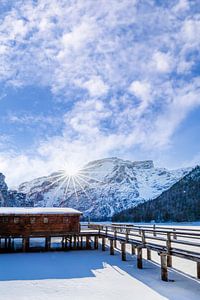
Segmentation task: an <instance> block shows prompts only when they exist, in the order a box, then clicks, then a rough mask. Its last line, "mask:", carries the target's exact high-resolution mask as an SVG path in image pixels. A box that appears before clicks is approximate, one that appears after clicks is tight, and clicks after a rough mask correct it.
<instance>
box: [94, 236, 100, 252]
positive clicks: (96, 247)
mask: <svg viewBox="0 0 200 300" xmlns="http://www.w3.org/2000/svg"><path fill="white" fill-rule="evenodd" d="M98 246H99V239H98V236H95V237H94V249H98Z"/></svg>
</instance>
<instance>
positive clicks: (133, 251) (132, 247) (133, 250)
mask: <svg viewBox="0 0 200 300" xmlns="http://www.w3.org/2000/svg"><path fill="white" fill-rule="evenodd" d="M131 253H132V255H134V254H135V246H134V245H133V244H132V245H131Z"/></svg>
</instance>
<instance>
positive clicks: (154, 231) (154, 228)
mask: <svg viewBox="0 0 200 300" xmlns="http://www.w3.org/2000/svg"><path fill="white" fill-rule="evenodd" d="M153 236H156V224H153Z"/></svg>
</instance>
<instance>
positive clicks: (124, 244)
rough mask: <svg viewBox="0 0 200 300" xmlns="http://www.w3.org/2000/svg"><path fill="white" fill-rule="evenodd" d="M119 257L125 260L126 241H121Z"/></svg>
mask: <svg viewBox="0 0 200 300" xmlns="http://www.w3.org/2000/svg"><path fill="white" fill-rule="evenodd" d="M121 257H122V260H123V261H126V243H121Z"/></svg>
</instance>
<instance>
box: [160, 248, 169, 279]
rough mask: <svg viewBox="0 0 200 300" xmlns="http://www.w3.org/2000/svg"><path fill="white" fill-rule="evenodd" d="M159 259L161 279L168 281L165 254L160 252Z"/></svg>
mask: <svg viewBox="0 0 200 300" xmlns="http://www.w3.org/2000/svg"><path fill="white" fill-rule="evenodd" d="M160 260H161V279H162V280H163V281H168V270H167V255H166V254H162V253H161V254H160Z"/></svg>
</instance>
